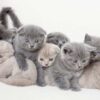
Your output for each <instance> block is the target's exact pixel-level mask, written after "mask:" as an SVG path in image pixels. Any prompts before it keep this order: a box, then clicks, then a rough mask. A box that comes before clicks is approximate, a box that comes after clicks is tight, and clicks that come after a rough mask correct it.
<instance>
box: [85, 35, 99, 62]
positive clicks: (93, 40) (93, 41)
mask: <svg viewBox="0 0 100 100" xmlns="http://www.w3.org/2000/svg"><path fill="white" fill-rule="evenodd" d="M84 42H85V43H86V44H89V45H91V46H94V47H96V51H95V52H92V54H91V61H97V60H100V37H96V36H91V35H88V34H86V35H85V39H84Z"/></svg>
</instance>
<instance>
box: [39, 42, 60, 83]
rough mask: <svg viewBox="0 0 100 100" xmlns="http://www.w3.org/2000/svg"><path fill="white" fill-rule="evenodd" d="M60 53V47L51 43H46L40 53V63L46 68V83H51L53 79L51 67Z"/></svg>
mask: <svg viewBox="0 0 100 100" xmlns="http://www.w3.org/2000/svg"><path fill="white" fill-rule="evenodd" d="M59 53H60V48H59V47H58V46H57V45H55V44H51V43H46V44H45V45H44V46H43V47H42V49H41V50H40V52H39V54H38V63H39V64H40V65H41V67H42V68H43V69H44V77H43V78H44V79H43V80H44V84H45V85H51V84H52V81H51V80H53V77H51V76H52V74H51V70H50V69H49V67H51V66H52V65H53V63H54V62H55V60H56V57H57V55H58V54H59Z"/></svg>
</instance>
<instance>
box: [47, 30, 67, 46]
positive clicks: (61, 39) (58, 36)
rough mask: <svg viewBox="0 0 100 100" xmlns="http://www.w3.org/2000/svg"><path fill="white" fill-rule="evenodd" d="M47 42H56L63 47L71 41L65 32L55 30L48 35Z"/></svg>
mask: <svg viewBox="0 0 100 100" xmlns="http://www.w3.org/2000/svg"><path fill="white" fill-rule="evenodd" d="M47 42H48V43H53V44H56V45H58V46H59V47H60V48H61V47H62V46H63V45H64V44H65V43H66V42H69V39H68V37H66V36H65V35H64V34H63V33H60V32H53V33H49V34H48V35H47Z"/></svg>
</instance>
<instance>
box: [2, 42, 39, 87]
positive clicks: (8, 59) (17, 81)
mask: <svg viewBox="0 0 100 100" xmlns="http://www.w3.org/2000/svg"><path fill="white" fill-rule="evenodd" d="M26 61H27V63H28V70H27V71H21V70H20V69H19V66H18V64H17V62H16V59H15V57H14V49H13V47H12V45H11V44H10V43H8V42H6V41H0V81H1V82H4V83H6V84H10V85H16V86H26V85H33V84H35V83H36V79H37V71H36V66H35V64H34V63H33V62H32V61H30V60H28V59H27V60H26Z"/></svg>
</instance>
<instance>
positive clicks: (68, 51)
mask: <svg viewBox="0 0 100 100" xmlns="http://www.w3.org/2000/svg"><path fill="white" fill-rule="evenodd" d="M63 52H64V54H71V53H72V52H73V51H72V49H71V48H63Z"/></svg>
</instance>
